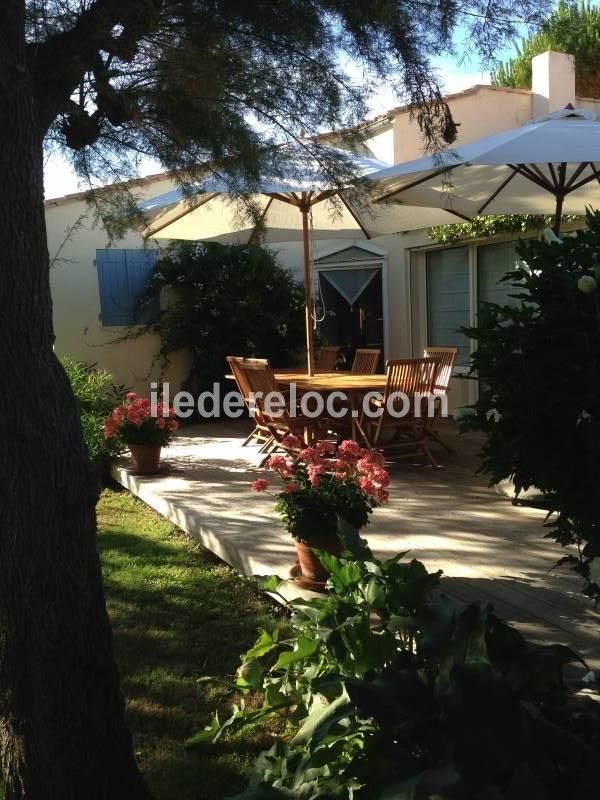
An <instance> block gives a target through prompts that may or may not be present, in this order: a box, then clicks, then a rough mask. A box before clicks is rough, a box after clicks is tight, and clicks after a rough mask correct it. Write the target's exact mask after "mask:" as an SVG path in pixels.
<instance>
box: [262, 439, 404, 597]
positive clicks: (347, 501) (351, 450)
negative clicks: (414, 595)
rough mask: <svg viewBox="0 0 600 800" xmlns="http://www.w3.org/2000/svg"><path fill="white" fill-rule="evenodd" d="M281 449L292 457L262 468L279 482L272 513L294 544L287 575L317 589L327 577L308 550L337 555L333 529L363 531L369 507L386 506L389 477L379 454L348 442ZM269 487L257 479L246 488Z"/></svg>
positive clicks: (292, 443) (293, 442) (294, 443)
mask: <svg viewBox="0 0 600 800" xmlns="http://www.w3.org/2000/svg"><path fill="white" fill-rule="evenodd" d="M283 445H284V446H286V447H289V448H290V450H291V451H296V452H298V455H297V456H295V457H293V458H292V457H291V456H289V457H286V456H284V455H277V456H272V457H271V458H270V459H269V461H268V463H267V467H268V469H270V470H271V471H272V472H274V473H276V475H277V477H278V479H279V480H280V481H281V482H282V488H281V491H279V492H277V493H276V494H275V497H276V499H277V505H276V509H277V511H278V512H279V514H280V515H281V518H282V520H283V523H284V525H285V528H286V530H287V531H289V532H290V533H291V534H292V536H293V538H294V544H295V546H296V554H297V556H298V562H297V563H296V564H294V566H293V567H292V568H291V569H290V576H291V577H292V578H293V579H294V580H295V581H296V583H297V584H298V585H299V586H301V587H302V588H305V589H311V590H313V591H323V589H324V587H325V583H326V581H327V578H328V573H327V571H326V569H325V567H324V566H323V565H322V564H321V562H320V560H319V558H318V556H317V554H316V553H315V552H314V551H315V550H326V551H327V552H329V553H332V554H333V555H337V556H339V555H341V552H342V543H341V541H340V538H339V536H338V530H339V525H340V524H345V525H348V526H350V527H351V528H353V529H354V530H356V531H358V530H360V529H361V528H364V526H365V525H366V524H367V523H368V522H369V516H370V514H371V513H372V511H373V509H374V508H375V507H377V506H379V505H382V504H383V503H386V502H387V500H388V496H389V491H388V486H389V483H390V477H389V475H388V473H387V471H386V470H385V469H384V467H383V465H384V458H383V456H382V454H381V453H379V452H377V451H375V450H368V449H366V448H362V447H360V445H359V444H358V443H357V442H354V441H351V440H347V441H344V442H342V443H341V444H340V445H335V444H333V443H331V442H325V441H321V442H317V443H316V444H315V445H314V446H313V447H305V448H304V449H299V448H300V447H301V442H300V440H299V439H297V437H295V436H288V437H287V439H285V440H284V441H283ZM269 486H270V482H269V481H268V480H267V479H265V478H260V479H258V480H256V481H254V483H253V484H252V489H253V490H254V491H255V492H264V491H266V490H267V489H268V488H269Z"/></svg>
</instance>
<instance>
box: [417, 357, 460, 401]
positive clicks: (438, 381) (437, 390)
mask: <svg viewBox="0 0 600 800" xmlns="http://www.w3.org/2000/svg"><path fill="white" fill-rule="evenodd" d="M423 356H424V357H425V358H435V360H436V361H437V362H438V368H437V371H436V375H435V378H434V381H433V389H432V391H433V394H446V393H447V392H448V387H449V385H450V378H451V377H452V369H453V368H454V362H455V361H456V357H457V356H458V347H426V348H425V350H424V351H423Z"/></svg>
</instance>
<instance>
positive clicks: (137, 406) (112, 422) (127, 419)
mask: <svg viewBox="0 0 600 800" xmlns="http://www.w3.org/2000/svg"><path fill="white" fill-rule="evenodd" d="M178 427H179V423H178V421H177V420H176V419H175V410H174V409H173V408H169V406H168V405H167V404H166V403H163V402H162V400H159V401H158V403H157V404H155V405H153V404H152V403H151V402H150V400H148V398H147V397H138V395H137V394H136V393H135V392H128V394H127V397H126V398H125V400H124V401H123V402H122V403H121V405H118V406H117V407H116V408H114V409H113V411H112V413H111V414H110V415H109V416H108V417H107V418H106V419H105V421H104V436H105V438H106V439H119V440H120V441H122V442H123V443H124V444H126V445H127V446H128V447H129V450H130V452H131V455H132V457H133V463H134V466H135V471H136V472H137V473H138V474H139V475H154V474H156V473H157V472H158V470H159V467H160V453H161V449H162V448H163V447H164V446H166V445H168V444H169V442H170V440H171V438H172V436H173V433H174V432H175V431H176V430H177V428H178Z"/></svg>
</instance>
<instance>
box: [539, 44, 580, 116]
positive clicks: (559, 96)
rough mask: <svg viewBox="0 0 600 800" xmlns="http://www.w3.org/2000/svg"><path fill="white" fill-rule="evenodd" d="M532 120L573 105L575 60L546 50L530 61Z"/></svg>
mask: <svg viewBox="0 0 600 800" xmlns="http://www.w3.org/2000/svg"><path fill="white" fill-rule="evenodd" d="M531 91H532V92H533V118H534V119H536V118H537V117H543V116H544V115H545V114H550V113H552V111H558V110H559V109H561V108H564V107H565V106H566V105H567V103H572V104H573V105H576V103H575V58H574V57H573V56H571V55H568V54H567V53H555V52H554V51H552V50H547V51H546V52H545V53H540V55H539V56H535V58H532V59H531Z"/></svg>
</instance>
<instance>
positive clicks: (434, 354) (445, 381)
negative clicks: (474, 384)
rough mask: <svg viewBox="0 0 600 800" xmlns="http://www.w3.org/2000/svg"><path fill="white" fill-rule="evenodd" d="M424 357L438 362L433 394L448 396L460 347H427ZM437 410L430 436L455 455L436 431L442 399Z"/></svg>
mask: <svg viewBox="0 0 600 800" xmlns="http://www.w3.org/2000/svg"><path fill="white" fill-rule="evenodd" d="M423 356H424V357H425V358H434V359H435V360H436V361H437V362H438V368H437V372H436V375H435V378H434V381H433V390H432V391H433V394H435V395H438V396H439V397H440V398H442V397H444V396H447V395H448V392H449V391H450V388H449V387H450V378H451V377H452V370H453V368H454V362H455V361H456V358H457V356H458V347H426V348H425V350H424V351H423ZM435 409H436V410H435V416H434V417H433V419H431V420H430V421H429V427H428V432H427V433H428V436H429V438H430V439H432V440H433V441H435V442H437V443H438V444H441V445H442V447H443V448H445V449H446V450H447V451H448V452H449V453H453V452H454V450H453V448H452V447H450V446H449V445H448V444H446V442H444V441H443V439H441V438H440V436H439V434H438V433H437V431H436V426H437V422H438V420H439V418H440V414H441V410H442V400H441V399H440V401H439V402H437V403H436V406H435Z"/></svg>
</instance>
